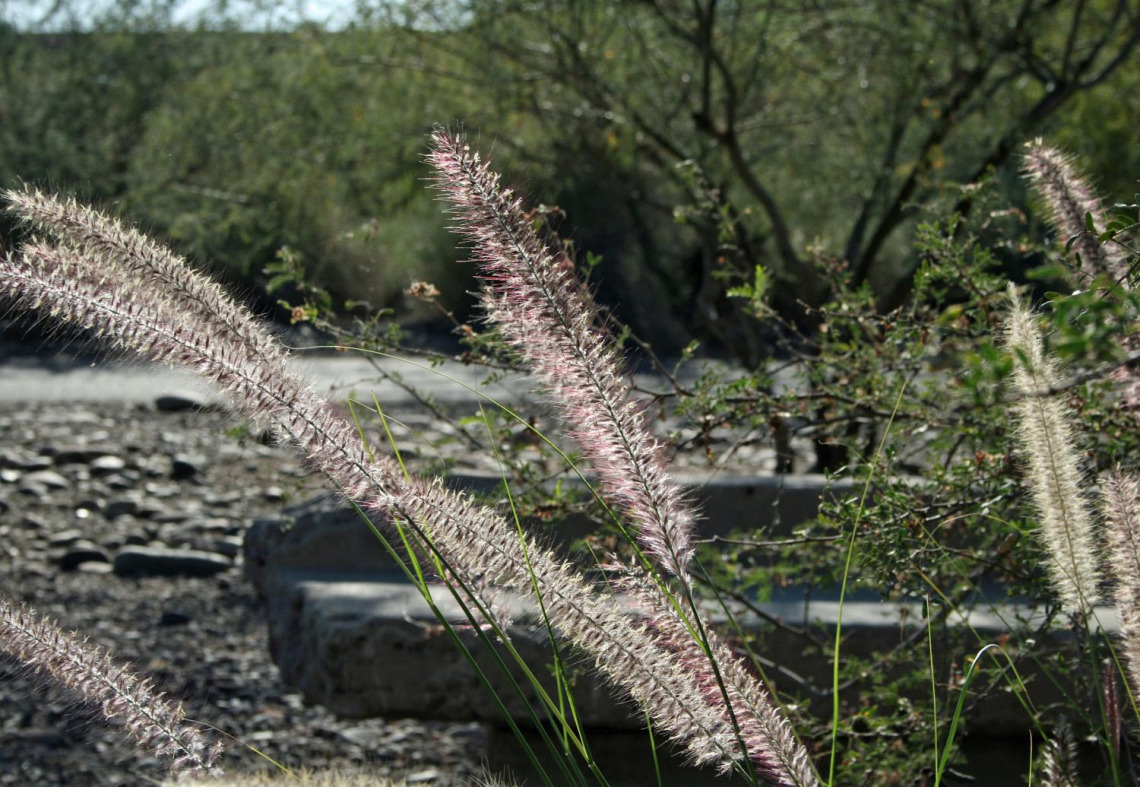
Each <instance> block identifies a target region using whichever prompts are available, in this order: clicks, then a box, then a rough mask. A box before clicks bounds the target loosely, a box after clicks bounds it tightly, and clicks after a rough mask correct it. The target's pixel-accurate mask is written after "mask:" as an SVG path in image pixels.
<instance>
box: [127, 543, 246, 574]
mask: <svg viewBox="0 0 1140 787" xmlns="http://www.w3.org/2000/svg"><path fill="white" fill-rule="evenodd" d="M114 566H115V573H116V574H117V575H119V576H121V577H124V576H159V577H172V576H188V577H210V576H213V575H214V574H217V573H220V572H222V571H225V570H226V569H228V568H230V567H231V566H233V563H232V562H230V560H229V559H228V558H226V557H225V556H223V555H218V554H215V553H212V552H202V551H198V550H193V549H166V548H163V547H124V548H123V549H122V550H121V551H120V552H119V554H117V555H115V561H114Z"/></svg>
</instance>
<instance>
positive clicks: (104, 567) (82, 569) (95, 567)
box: [75, 560, 115, 574]
mask: <svg viewBox="0 0 1140 787" xmlns="http://www.w3.org/2000/svg"><path fill="white" fill-rule="evenodd" d="M75 570H76V572H77V573H80V574H110V573H111V572H113V571H114V570H115V569H114V567H113V566H112V565H111V564H110V563H101V562H99V561H97V560H85V561H83V562H82V563H80V564H79V565H78V566H76V567H75Z"/></svg>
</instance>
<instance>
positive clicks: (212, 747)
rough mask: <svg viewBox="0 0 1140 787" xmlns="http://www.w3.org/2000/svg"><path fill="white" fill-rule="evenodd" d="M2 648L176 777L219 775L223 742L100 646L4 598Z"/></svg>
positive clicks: (1, 604)
mask: <svg viewBox="0 0 1140 787" xmlns="http://www.w3.org/2000/svg"><path fill="white" fill-rule="evenodd" d="M0 651H5V652H7V653H9V654H10V655H11V656H12V657H14V658H15V659H16V660H17V661H18V662H20V664H21V665H23V666H24V667H25V668H27V669H29V670H32V671H34V672H36V673H38V674H40V675H43V676H45V677H47V678H50V679H51V681H52V682H53V683H54V684H55V685H57V686H60V687H62V688H65V689H67V690H69V691H71V692H74V693H75V694H78V695H79V696H80V697H82V698H83V700H84V701H85V702H87V703H89V704H91V705H93V706H95V707H97V708H98V709H99V711H100V713H101V714H102V715H103V717H104V718H105V719H107V720H108V721H114V722H116V723H118V724H121V725H122V729H123V730H125V731H126V733H127V734H128V735H129V736H130V737H131V738H133V739H134V740H135V742H136V743H137V744H138V745H139V746H140V747H142V748H143V749H145V750H146V751H148V752H150V753H151V754H153V755H154V756H156V757H158V758H159V759H161V760H164V761H165V762H166V764H167V767H168V768H169V770H170V771H171V773H172V774H174V775H175V776H178V777H185V776H203V775H218V776H220V775H221V771H220V769H219V768H218V766H217V765H216V764H215V762H216V760H217V759H218V756H219V755H220V754H221V752H222V749H223V746H222V743H221V741H220V740H211V739H210V738H209V737H208V736H207V735H206V734H205V733H203V732H202V730H200V729H199V728H198V727H196V726H194V725H193V724H189V723H187V722H186V714H185V712H184V711H183V709H182V706H181V705H180V704H179V703H176V702H171V701H170V700H167V699H166V698H165V697H164V696H163V695H162V694H160V693H158V692H156V691H155V690H154V686H152V685H151V683H150V681H148V680H146V679H145V678H140V677H138V676H137V675H134V674H133V673H132V672H130V671H129V670H128V669H126V668H125V667H123V666H120V665H119V664H116V663H115V662H114V661H113V660H112V659H111V657H110V656H108V655H107V654H106V653H104V652H103V651H102V650H101V649H100V648H98V647H96V646H94V645H92V644H91V643H89V642H87V641H86V640H84V639H81V638H80V637H78V636H76V635H75V634H71V633H68V632H65V631H63V630H62V629H60V628H59V627H58V626H56V625H55V624H54V623H53V622H52V621H50V620H48V619H47V618H46V617H43V616H42V615H39V614H36V613H34V612H32V611H31V610H29V609H28V608H27V607H24V606H21V605H18V604H13V603H11V602H8V601H6V600H4V599H2V598H0Z"/></svg>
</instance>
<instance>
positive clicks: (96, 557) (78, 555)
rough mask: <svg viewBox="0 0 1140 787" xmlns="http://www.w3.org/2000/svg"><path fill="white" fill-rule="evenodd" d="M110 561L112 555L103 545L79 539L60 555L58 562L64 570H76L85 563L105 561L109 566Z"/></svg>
mask: <svg viewBox="0 0 1140 787" xmlns="http://www.w3.org/2000/svg"><path fill="white" fill-rule="evenodd" d="M110 562H111V556H110V555H108V554H107V552H106V551H105V550H103V548H102V547H99V546H96V545H95V544H92V543H91V542H90V541H78V542H76V543H75V544H72V545H71V548H70V549H68V550H67V551H66V552H64V553H63V555H61V556H60V558H59V559H58V560H57V561H56V564H57V565H58V566H59V567H60V568H61V569H62V570H64V571H75V570H76V569H77V568H79V566H80V565H82V564H84V563H104V564H107V565H108V567H109V564H110Z"/></svg>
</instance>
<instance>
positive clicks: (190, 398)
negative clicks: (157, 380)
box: [154, 393, 210, 413]
mask: <svg viewBox="0 0 1140 787" xmlns="http://www.w3.org/2000/svg"><path fill="white" fill-rule="evenodd" d="M154 407H155V409H156V410H158V411H159V412H160V413H182V412H186V411H187V410H205V409H207V408H209V407H210V403H209V402H208V401H206V400H205V399H203V398H201V397H200V396H197V395H196V394H190V393H181V394H164V395H163V396H159V397H157V398H156V399H155V400H154Z"/></svg>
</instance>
